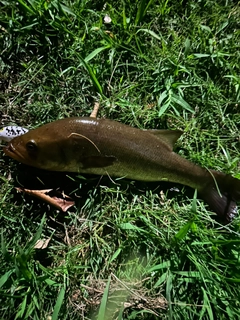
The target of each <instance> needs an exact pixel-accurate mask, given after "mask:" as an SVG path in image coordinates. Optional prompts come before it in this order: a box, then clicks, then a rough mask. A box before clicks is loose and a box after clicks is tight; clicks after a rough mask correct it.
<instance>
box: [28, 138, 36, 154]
mask: <svg viewBox="0 0 240 320" xmlns="http://www.w3.org/2000/svg"><path fill="white" fill-rule="evenodd" d="M26 148H27V150H28V151H29V152H34V151H36V150H37V144H36V142H35V141H34V140H30V141H28V142H27V143H26Z"/></svg>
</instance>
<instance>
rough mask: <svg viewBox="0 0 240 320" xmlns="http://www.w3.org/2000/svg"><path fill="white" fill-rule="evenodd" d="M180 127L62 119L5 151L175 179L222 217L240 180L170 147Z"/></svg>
mask: <svg viewBox="0 0 240 320" xmlns="http://www.w3.org/2000/svg"><path fill="white" fill-rule="evenodd" d="M180 135H181V132H180V131H170V130H140V129H136V128H133V127H130V126H127V125H124V124H121V123H119V122H116V121H112V120H107V119H94V118H87V117H86V118H68V119H62V120H58V121H55V122H52V123H49V124H46V125H44V126H42V127H39V128H37V129H35V130H30V131H29V132H27V133H26V134H24V135H22V136H19V137H16V138H14V139H13V140H12V141H11V142H10V143H9V144H8V146H7V147H5V148H4V152H5V153H6V154H7V155H8V156H10V157H12V158H13V159H15V160H17V161H20V162H22V163H25V164H27V165H30V166H33V167H37V168H41V169H45V170H52V171H68V172H80V173H89V174H97V175H106V174H108V175H109V176H113V177H125V178H128V179H134V180H141V181H171V182H177V183H181V184H183V185H187V186H190V187H192V188H194V189H197V190H198V192H199V194H200V195H201V197H202V198H203V199H204V200H205V201H206V202H207V203H208V204H209V205H210V207H211V208H212V209H213V210H214V211H215V212H216V213H217V214H218V215H219V216H220V217H222V218H224V219H226V220H228V221H229V220H231V219H232V218H233V217H234V215H235V214H236V211H237V207H236V203H235V201H238V200H240V180H238V179H235V178H233V177H231V176H229V175H226V174H224V173H221V172H217V171H213V170H207V169H204V168H202V167H200V166H197V165H195V164H194V163H192V162H190V161H188V160H186V159H184V158H182V157H180V156H179V155H178V154H176V153H174V152H173V151H172V148H173V145H174V143H175V142H176V140H177V139H178V138H179V137H180Z"/></svg>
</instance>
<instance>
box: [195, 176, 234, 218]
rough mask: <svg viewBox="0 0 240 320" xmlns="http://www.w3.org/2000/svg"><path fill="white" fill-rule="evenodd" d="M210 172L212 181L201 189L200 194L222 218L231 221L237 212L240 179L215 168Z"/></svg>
mask: <svg viewBox="0 0 240 320" xmlns="http://www.w3.org/2000/svg"><path fill="white" fill-rule="evenodd" d="M209 174H210V181H209V183H208V184H207V185H205V186H204V188H202V189H201V190H199V194H200V196H201V197H202V198H203V200H204V201H206V202H207V203H208V205H209V207H210V208H211V209H212V210H213V211H214V212H216V213H217V215H218V216H219V218H220V219H223V220H225V221H226V222H230V221H231V220H232V219H233V218H234V217H235V215H236V214H237V205H236V201H240V180H239V179H236V178H233V177H232V176H230V175H227V174H224V173H222V172H218V171H214V170H210V171H209Z"/></svg>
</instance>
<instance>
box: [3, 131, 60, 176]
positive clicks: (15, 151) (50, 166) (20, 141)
mask: <svg viewBox="0 0 240 320" xmlns="http://www.w3.org/2000/svg"><path fill="white" fill-rule="evenodd" d="M3 151H4V152H5V154H6V155H7V156H9V157H11V158H13V159H14V160H17V161H19V162H21V163H24V164H26V165H29V166H32V167H36V168H40V169H45V170H52V171H64V166H65V153H64V143H61V141H59V139H56V137H52V136H49V135H47V134H46V135H43V134H42V132H38V129H35V130H32V131H29V132H27V133H25V134H23V135H21V136H19V137H16V138H14V139H12V140H11V141H10V142H9V143H8V145H7V146H6V147H4V148H3Z"/></svg>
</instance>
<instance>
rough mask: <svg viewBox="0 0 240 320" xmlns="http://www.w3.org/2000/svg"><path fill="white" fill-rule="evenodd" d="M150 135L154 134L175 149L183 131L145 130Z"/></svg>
mask: <svg viewBox="0 0 240 320" xmlns="http://www.w3.org/2000/svg"><path fill="white" fill-rule="evenodd" d="M145 131H147V132H148V133H150V134H153V135H154V136H155V137H157V138H159V139H161V141H164V142H165V143H167V145H169V146H170V147H171V149H173V146H174V144H175V143H176V141H177V140H178V139H179V138H180V137H181V135H182V134H183V131H181V130H154V129H153V130H145Z"/></svg>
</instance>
